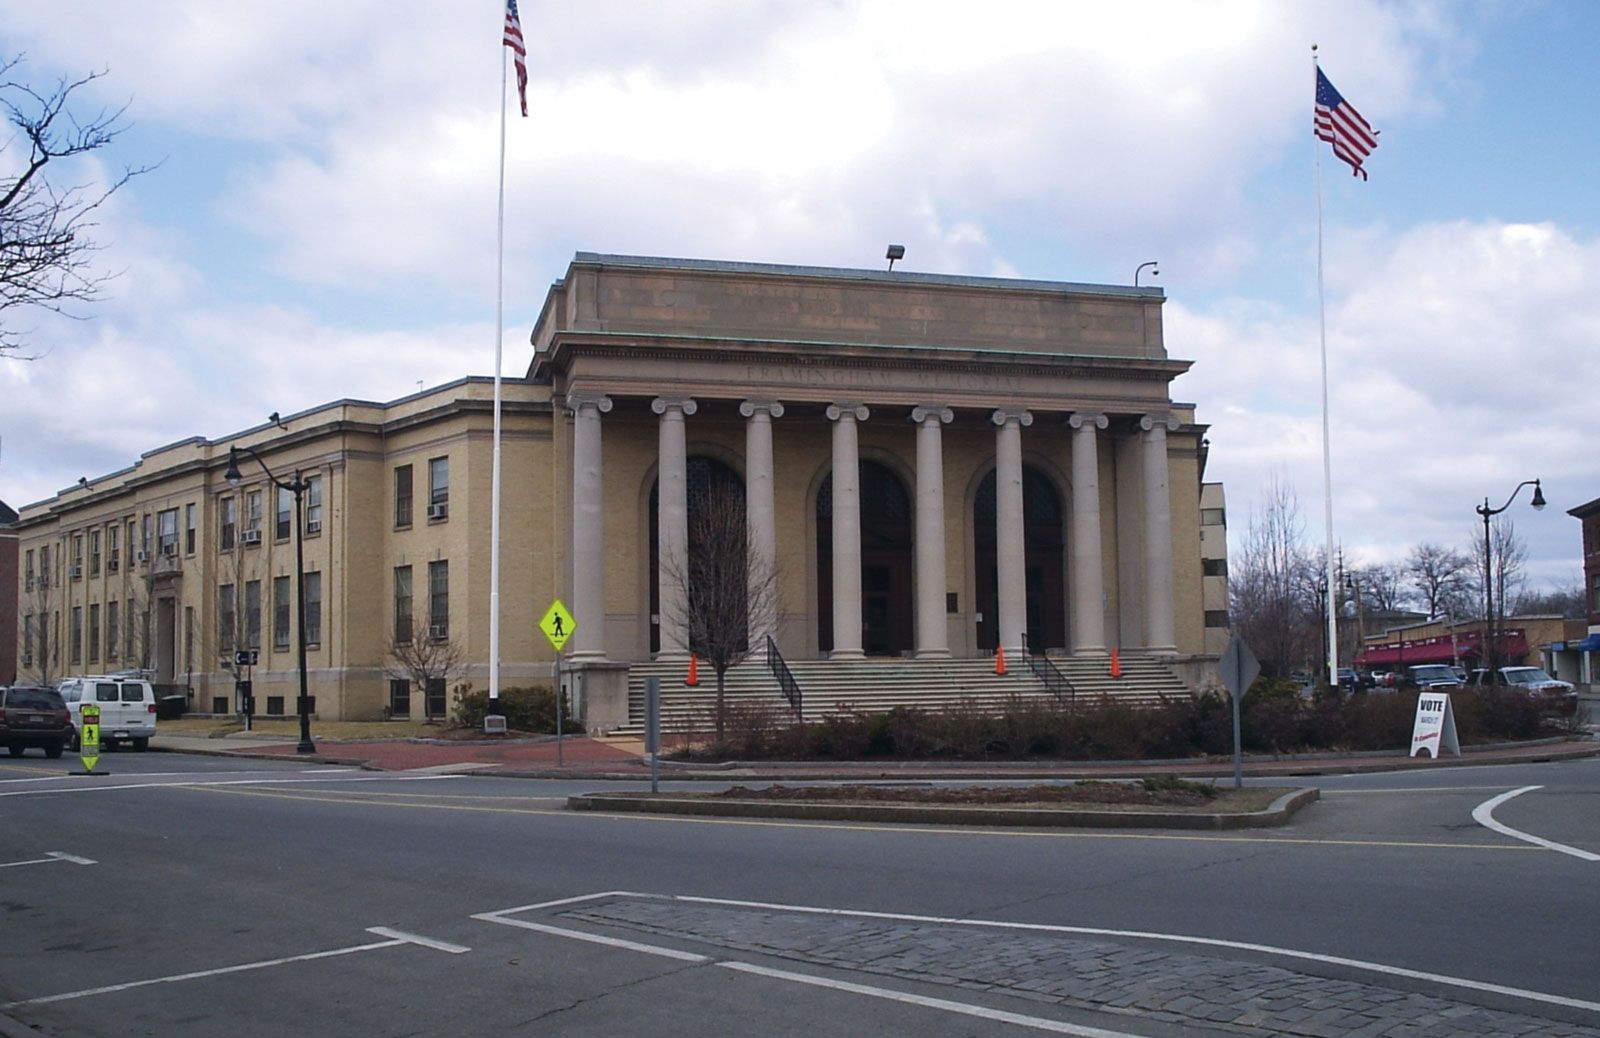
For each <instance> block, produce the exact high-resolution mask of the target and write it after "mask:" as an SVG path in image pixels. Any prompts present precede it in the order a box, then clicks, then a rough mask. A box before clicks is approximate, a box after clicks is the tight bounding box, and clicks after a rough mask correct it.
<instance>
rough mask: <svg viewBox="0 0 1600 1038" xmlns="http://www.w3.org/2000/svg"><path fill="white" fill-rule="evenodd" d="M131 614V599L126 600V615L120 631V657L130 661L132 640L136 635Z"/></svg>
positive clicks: (136, 628) (132, 611) (131, 657)
mask: <svg viewBox="0 0 1600 1038" xmlns="http://www.w3.org/2000/svg"><path fill="white" fill-rule="evenodd" d="M133 613H134V609H133V599H131V598H130V599H128V609H127V615H126V616H125V617H123V629H122V655H123V656H124V657H126V658H127V659H130V660H131V659H133V658H134V653H133V645H134V642H133V639H134V637H135V635H137V634H138V625H137V624H135V623H134V619H133Z"/></svg>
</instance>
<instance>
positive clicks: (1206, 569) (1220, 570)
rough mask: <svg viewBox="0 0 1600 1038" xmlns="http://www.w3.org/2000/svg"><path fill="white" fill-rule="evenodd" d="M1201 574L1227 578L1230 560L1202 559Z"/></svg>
mask: <svg viewBox="0 0 1600 1038" xmlns="http://www.w3.org/2000/svg"><path fill="white" fill-rule="evenodd" d="M1200 572H1201V573H1202V574H1204V575H1205V576H1208V577H1225V576H1227V575H1228V560H1227V559H1201V560H1200Z"/></svg>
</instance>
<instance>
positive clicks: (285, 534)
mask: <svg viewBox="0 0 1600 1038" xmlns="http://www.w3.org/2000/svg"><path fill="white" fill-rule="evenodd" d="M292 515H294V495H293V494H291V493H289V492H288V491H287V490H285V489H283V488H282V487H279V488H278V508H277V511H276V516H275V521H274V522H273V531H272V536H273V539H274V540H279V541H286V540H288V539H289V517H290V516H292Z"/></svg>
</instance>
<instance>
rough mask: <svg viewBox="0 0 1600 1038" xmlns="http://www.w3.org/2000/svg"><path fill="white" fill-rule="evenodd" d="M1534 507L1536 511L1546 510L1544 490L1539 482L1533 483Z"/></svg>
mask: <svg viewBox="0 0 1600 1038" xmlns="http://www.w3.org/2000/svg"><path fill="white" fill-rule="evenodd" d="M1533 507H1534V510H1535V511H1542V510H1543V509H1544V489H1543V488H1542V487H1540V486H1539V481H1538V480H1537V479H1536V480H1534V481H1533Z"/></svg>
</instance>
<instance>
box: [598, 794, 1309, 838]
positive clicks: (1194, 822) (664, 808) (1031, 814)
mask: <svg viewBox="0 0 1600 1038" xmlns="http://www.w3.org/2000/svg"><path fill="white" fill-rule="evenodd" d="M1318 797H1319V793H1318V791H1317V790H1315V789H1312V788H1304V789H1295V790H1291V791H1289V792H1287V793H1285V794H1283V795H1282V796H1280V797H1278V799H1276V800H1274V801H1273V802H1272V803H1271V804H1270V805H1269V806H1268V807H1267V808H1266V809H1265V810H1261V811H1248V812H1219V813H1215V814H1199V813H1192V814H1191V813H1187V812H1179V811H1116V810H1110V811H1097V810H1091V809H1085V808H1071V807H1068V808H1054V807H1052V808H1008V807H977V806H966V805H963V806H956V807H948V806H942V805H938V806H936V805H929V804H836V803H804V802H797V801H782V802H774V801H769V800H725V799H718V800H709V799H700V798H690V797H684V796H675V795H673V794H671V793H665V794H656V795H651V794H641V793H584V794H581V795H578V796H572V797H568V798H567V807H568V809H569V810H574V811H631V812H638V813H643V814H678V815H701V816H711V817H721V818H795V819H803V820H807V821H830V822H880V823H895V822H899V823H907V822H916V823H923V824H931V825H960V826H1029V827H1037V826H1056V827H1064V828H1082V829H1212V830H1216V829H1264V828H1268V827H1271V826H1277V825H1283V824H1285V823H1287V822H1288V821H1289V819H1290V818H1292V817H1293V816H1294V814H1295V813H1296V812H1297V811H1299V810H1300V809H1301V808H1303V807H1305V806H1306V805H1307V804H1309V803H1311V802H1312V801H1314V800H1316V799H1318Z"/></svg>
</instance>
